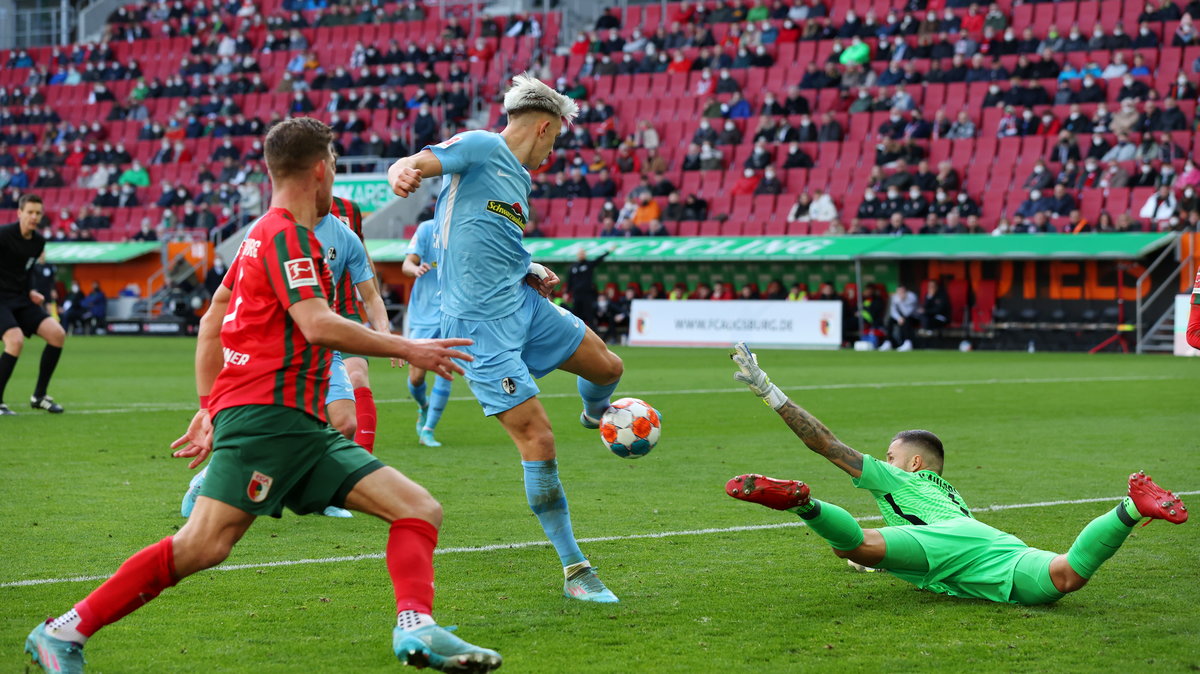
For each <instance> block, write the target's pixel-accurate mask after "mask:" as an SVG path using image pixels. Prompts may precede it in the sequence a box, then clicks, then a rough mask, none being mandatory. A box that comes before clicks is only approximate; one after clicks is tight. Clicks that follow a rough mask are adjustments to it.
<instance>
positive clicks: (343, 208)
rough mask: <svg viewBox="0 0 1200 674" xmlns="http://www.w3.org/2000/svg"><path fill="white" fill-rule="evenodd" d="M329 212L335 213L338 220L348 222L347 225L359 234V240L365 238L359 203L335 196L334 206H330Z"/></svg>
mask: <svg viewBox="0 0 1200 674" xmlns="http://www.w3.org/2000/svg"><path fill="white" fill-rule="evenodd" d="M329 212H330V213H333V214H334V216H335V217H337V219H338V220H341V221H342V222H344V223H346V226H347V227H349V228H350V230H351V231H353V232H354V233H355V234H356V235H358V240H359V241H362V240H363V231H362V219H363V218H362V210H360V209H359V207H358V204H356V203H354V202H353V201H350V200H349V199H343V198H342V197H334V198H333V206H332V207H330V209H329Z"/></svg>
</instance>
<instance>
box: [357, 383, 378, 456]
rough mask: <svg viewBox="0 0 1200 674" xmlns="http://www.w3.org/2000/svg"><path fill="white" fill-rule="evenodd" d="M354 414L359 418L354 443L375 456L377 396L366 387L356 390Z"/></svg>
mask: <svg viewBox="0 0 1200 674" xmlns="http://www.w3.org/2000/svg"><path fill="white" fill-rule="evenodd" d="M354 413H355V416H357V417H358V430H357V431H355V432H354V441H355V442H357V443H358V444H359V445H361V446H362V448H363V449H365V450H367V451H368V452H371V453H372V454H374V453H375V395H374V394H373V393H371V389H369V388H367V387H366V386H364V387H362V388H356V389H354Z"/></svg>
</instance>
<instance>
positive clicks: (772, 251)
mask: <svg viewBox="0 0 1200 674" xmlns="http://www.w3.org/2000/svg"><path fill="white" fill-rule="evenodd" d="M1174 236H1175V235H1174V234H1159V233H1155V234H1147V233H1140V232H1139V233H1126V234H1045V235H1042V234H1012V235H1008V236H964V235H954V234H951V235H929V236H920V235H917V236H903V237H884V236H840V237H821V236H809V237H798V236H792V237H789V236H779V237H761V236H759V237H638V238H628V239H528V240H526V241H525V248H526V249H527V250H528V251H529V252H530V254H532V255H533V258H534V259H535V260H538V261H541V262H574V261H575V257H576V255H577V254H578V252H579V251H580V250H583V251H585V252H586V253H587V255H588V257H595V256H597V255H599V254H601V253H603V252H605V251H607V250H609V249H610V248H611V249H612V253H611V254H610V255H609V257H608V260H609V261H610V262H681V261H697V260H709V261H748V260H755V261H776V260H777V261H785V260H791V261H819V260H828V261H838V260H854V259H871V258H876V259H898V258H923V259H938V258H961V259H1032V258H1060V259H1069V258H1075V259H1086V258H1108V259H1136V258H1140V257H1143V256H1145V255H1147V254H1149V253H1151V252H1153V251H1155V250H1157V249H1159V248H1161V247H1163V246H1165V245H1166V244H1167V243H1168V242H1169V241H1171V240H1172V239H1173V238H1174ZM407 246H408V242H407V241H395V240H391V241H369V242H368V247H369V248H370V251H371V257H372V258H374V259H375V260H376V261H377V262H400V261H402V260H403V259H404V250H405V248H406V247H407Z"/></svg>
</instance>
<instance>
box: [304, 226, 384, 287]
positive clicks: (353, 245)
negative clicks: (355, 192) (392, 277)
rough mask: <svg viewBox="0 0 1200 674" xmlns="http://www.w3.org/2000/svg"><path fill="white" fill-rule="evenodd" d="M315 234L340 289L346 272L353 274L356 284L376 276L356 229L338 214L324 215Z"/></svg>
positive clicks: (351, 278)
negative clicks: (352, 228)
mask: <svg viewBox="0 0 1200 674" xmlns="http://www.w3.org/2000/svg"><path fill="white" fill-rule="evenodd" d="M313 234H316V235H317V241H320V242H321V254H322V255H324V256H325V262H326V263H328V264H329V273H330V274H332V275H333V284H334V286H335V287H337V288H338V291H339V292H341V288H342V286H343V284H342V283H341V280H342V277H343V276H344V275H345V274H349V275H350V283H352V284H354V285H357V284H359V283H362V282H363V281H369V280H371V279H373V278H375V272H373V271H371V265H370V264H369V263H368V262H367V249H366V248H364V247H363V243H362V241H360V240H359V238H358V236H357V235H356V234H355V233H354V232H353V230H351V229H350V227H348V226H347V225H346V223H344V222H342V221H341V220H339V219H338V217H337V216H336V215H334V214H332V213H330V214H328V215H326V216H325V217H323V218H321V221H320V222H318V223H317V228H316V229H315V230H313Z"/></svg>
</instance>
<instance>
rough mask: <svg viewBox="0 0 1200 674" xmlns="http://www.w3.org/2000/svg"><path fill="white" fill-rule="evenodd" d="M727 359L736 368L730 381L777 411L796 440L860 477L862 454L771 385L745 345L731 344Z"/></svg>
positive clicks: (756, 357) (851, 475)
mask: <svg viewBox="0 0 1200 674" xmlns="http://www.w3.org/2000/svg"><path fill="white" fill-rule="evenodd" d="M729 357H730V358H731V359H733V362H734V363H735V364H736V365H737V366H738V371H737V372H735V373H734V374H733V378H734V379H735V380H736V381H740V382H742V383H743V384H745V385H746V386H747V387H749V389H750V390H751V391H752V392H753V393H754V395H756V396H758V397H759V398H762V399H763V401H764V402H766V403H767V406H768V407H770V408H771V409H773V410H775V411H776V412H778V413H779V416H781V417H783V420H784V421H786V422H787V425H788V427H789V428H791V429H792V432H793V433H795V434H796V437H798V438H800V439H801V440H803V441H804V444H806V445H808V448H809V449H811V450H812V451H814V452H816V453H817V454H820V455H821V456H823V457H825V458H826V459H829V460H830V461H831V462H832V463H833V465H835V466H837V467H838V468H841V469H842V470H844V471H846V472H847V473H849V474H850V477H858V476H860V475H862V467H863V456H862V454H860V453H859V452H857V451H855V450H854V449H852V448H850V447H847V446H846V445H845V444H844V443H843V442H842V441H841V440H838V439H837V436H835V435H834V434H833V433H832V432H831V431H830V430H829V429H828V428H826V427H825V424H823V423H821V422H820V421H818V420H817V418H816V417H814V416H813V415H811V414H809V413H808V412H806V411H805V410H804V408H803V407H800V406H799V405H797V404H796V403H794V402H792V401H791V399H790V398H788V397H787V395H786V394H785V393H784V392H783V391H781V390H780V389H779V387H778V386H776V385H775V384H772V383H771V378H770V377H768V376H767V373H766V372H764V371H763V369H762V367H761V366H759V364H758V356H757V355H755V354H754V352H753V351H751V350H750V347H748V346H746V343H745V342H738V343H737V344H734V345H733V351H732V352H730V354H729Z"/></svg>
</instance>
